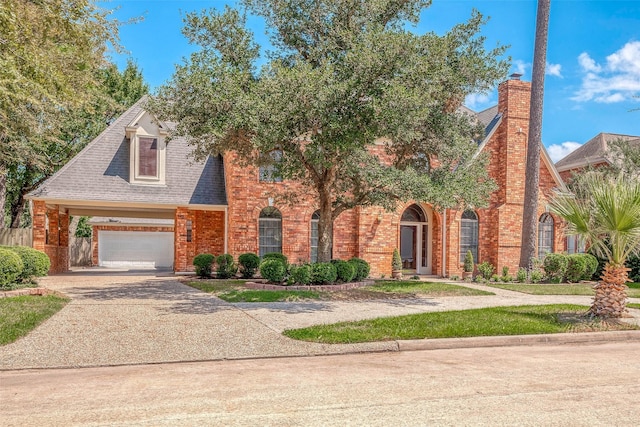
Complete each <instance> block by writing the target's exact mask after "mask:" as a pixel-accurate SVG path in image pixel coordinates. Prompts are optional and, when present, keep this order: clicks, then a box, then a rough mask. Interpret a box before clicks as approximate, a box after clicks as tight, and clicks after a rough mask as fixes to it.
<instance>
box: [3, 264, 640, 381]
mask: <svg viewBox="0 0 640 427" xmlns="http://www.w3.org/2000/svg"><path fill="white" fill-rule="evenodd" d="M41 285H43V286H45V287H47V288H49V289H53V290H56V291H59V292H62V293H64V294H66V295H68V296H70V297H71V302H70V303H69V304H67V306H66V307H65V308H63V309H62V310H61V311H60V312H58V313H57V314H56V315H54V316H53V317H51V318H50V319H48V320H47V321H45V322H44V323H43V324H42V325H40V326H39V327H38V328H36V329H35V330H34V331H32V332H31V333H30V334H29V335H27V336H26V337H24V338H21V339H19V340H18V341H16V342H15V343H12V344H9V345H6V346H1V347H0V370H12V369H28V368H58V367H65V368H69V367H89V366H113V365H128V364H143V363H163V362H178V361H202V360H221V359H245V358H263V357H277V356H305V355H328V354H342V353H351V352H363V351H398V350H402V349H405V348H411V349H415V348H443V347H444V348H450V347H452V346H458V347H464V346H465V345H467V344H465V343H468V346H482V345H488V346H496V345H516V344H523V343H526V342H528V343H535V342H543V341H545V342H546V341H548V340H549V336H540V337H539V338H535V337H534V336H527V337H525V338H522V337H498V338H495V337H494V338H492V337H484V338H482V337H480V338H472V339H451V340H450V341H447V340H416V341H398V342H396V341H389V342H378V343H362V344H344V345H342V344H340V345H338V344H331V345H329V344H315V343H305V342H300V341H294V340H291V339H289V338H286V337H284V336H282V335H281V332H282V331H283V330H285V329H292V328H299V327H305V326H309V325H313V324H321V323H335V322H339V321H350V320H360V319H367V318H375V317H383V316H396V315H403V314H411V313H423V312H430V311H445V310H465V309H471V308H480V307H490V306H499V305H525V304H549V303H572V304H583V305H589V304H590V301H591V297H585V296H536V295H526V294H522V293H518V292H511V291H505V290H500V289H496V288H487V287H485V286H481V285H475V284H468V285H467V286H470V287H481V288H483V289H485V290H488V289H490V290H491V291H492V292H495V294H496V295H493V296H473V297H443V298H410V299H390V300H376V301H347V302H341V301H304V302H281V303H255V304H253V303H243V304H229V303H226V302H224V301H222V300H220V299H218V298H216V297H214V296H212V295H210V294H207V293H204V292H200V291H198V290H196V289H193V288H191V287H189V286H186V285H183V284H182V283H181V282H180V281H179V280H178V278H176V277H175V276H173V275H172V274H171V273H167V272H155V271H148V270H147V271H118V270H96V269H88V270H79V271H75V272H73V273H71V274H65V275H58V276H51V277H46V278H43V279H42V281H41ZM636 302H637V301H636ZM634 313H635V314H636V315H638V317H640V311H639V310H634ZM635 320H636V321H638V320H640V319H635ZM562 335H563V336H555V337H554V338H553V340H554V341H556V342H558V340H560V341H562V340H566V341H567V342H569V341H570V342H576V341H594V340H596V341H598V340H603V339H605V340H614V339H618V340H619V339H629V337H631V338H632V339H640V331H633V332H628V333H621V334H618V336H616V334H615V333H596V334H595V335H594V337H592V336H590V335H588V334H562ZM578 335H579V337H578ZM463 341H464V343H463ZM484 341H486V343H485V344H483V342H484ZM451 342H453V344H451Z"/></svg>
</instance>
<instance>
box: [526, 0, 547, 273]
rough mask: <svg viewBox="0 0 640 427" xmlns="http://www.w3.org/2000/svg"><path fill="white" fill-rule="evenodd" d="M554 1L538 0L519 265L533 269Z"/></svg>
mask: <svg viewBox="0 0 640 427" xmlns="http://www.w3.org/2000/svg"><path fill="white" fill-rule="evenodd" d="M550 3H551V0H538V15H537V19H536V42H535V48H534V52H533V73H532V77H531V104H530V113H529V114H530V115H529V137H528V139H527V169H526V171H525V188H524V212H523V217H522V248H521V251H520V267H522V268H526V269H529V270H530V269H531V267H532V265H531V263H532V260H533V258H535V251H536V240H537V239H536V237H537V230H538V187H539V182H540V144H541V143H542V103H543V100H544V99H543V98H544V73H545V67H546V63H547V37H548V35H549V7H550Z"/></svg>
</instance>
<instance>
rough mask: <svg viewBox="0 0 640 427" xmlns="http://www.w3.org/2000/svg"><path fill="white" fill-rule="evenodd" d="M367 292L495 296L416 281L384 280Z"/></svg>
mask: <svg viewBox="0 0 640 427" xmlns="http://www.w3.org/2000/svg"><path fill="white" fill-rule="evenodd" d="M365 289H366V290H370V291H377V292H390V293H412V294H421V295H429V296H439V297H443V296H474V295H495V294H494V293H493V292H487V291H482V290H478V289H473V288H467V287H464V286H458V285H452V284H450V283H431V282H418V281H415V280H400V281H398V280H384V281H377V282H376V283H375V284H374V285H371V286H367V287H366V288H365Z"/></svg>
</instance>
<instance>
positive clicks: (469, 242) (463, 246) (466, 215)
mask: <svg viewBox="0 0 640 427" xmlns="http://www.w3.org/2000/svg"><path fill="white" fill-rule="evenodd" d="M467 251H471V253H472V254H473V261H474V262H476V263H477V262H478V215H476V213H475V212H474V211H472V210H466V211H464V212H463V213H462V219H461V221H460V262H464V257H465V255H467Z"/></svg>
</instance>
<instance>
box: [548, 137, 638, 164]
mask: <svg viewBox="0 0 640 427" xmlns="http://www.w3.org/2000/svg"><path fill="white" fill-rule="evenodd" d="M617 140H624V141H634V140H637V141H638V143H640V138H639V137H637V136H632V135H620V134H616V133H599V134H598V135H596V136H595V137H593V138H591V139H590V140H589V141H587V142H585V143H584V144H583V145H582V146H581V147H579V148H578V149H576V150H575V151H573V152H572V153H570V154H568V155H567V156H566V157H564V158H562V159H560V160H559V161H558V162H557V163H556V169H557V170H558V171H560V172H562V171H566V170H569V169H577V168H581V167H584V166H588V165H597V164H599V163H609V162H610V159H609V158H608V157H607V153H608V152H609V143H611V142H613V141H617Z"/></svg>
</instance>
